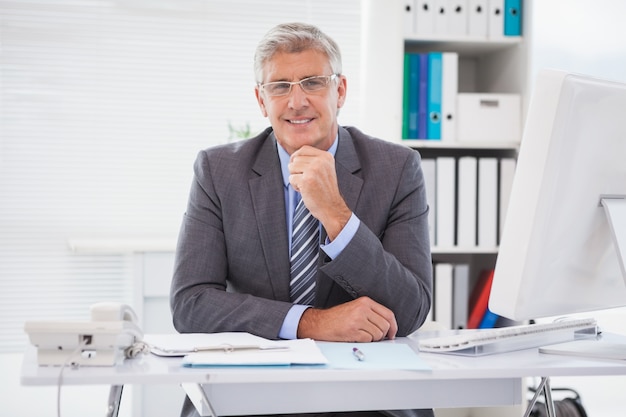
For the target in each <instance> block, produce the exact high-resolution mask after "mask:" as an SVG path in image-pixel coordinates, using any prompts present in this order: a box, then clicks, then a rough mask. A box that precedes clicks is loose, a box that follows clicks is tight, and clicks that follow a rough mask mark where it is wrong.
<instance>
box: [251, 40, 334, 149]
mask: <svg viewBox="0 0 626 417" xmlns="http://www.w3.org/2000/svg"><path fill="white" fill-rule="evenodd" d="M331 73H332V71H331V68H330V64H329V62H328V58H327V57H326V55H324V54H323V53H321V52H318V51H314V50H307V51H304V52H298V53H292V54H290V53H285V52H279V53H277V54H276V55H274V57H273V58H272V59H271V60H270V61H268V62H267V63H266V64H265V67H264V77H265V79H264V80H263V81H262V83H268V82H275V81H292V82H293V81H300V80H302V79H304V78H308V77H313V76H318V75H331ZM255 94H256V97H257V100H258V102H259V106H260V108H261V112H262V113H263V116H265V117H268V118H269V120H270V123H271V125H272V127H273V128H274V134H275V135H276V139H277V140H278V143H280V145H281V146H282V147H283V148H285V150H286V151H287V152H288V153H289V154H292V153H293V152H295V151H296V150H298V149H300V148H301V147H302V146H303V145H310V146H314V147H316V148H318V149H321V150H328V148H330V146H331V145H332V143H333V141H334V140H335V137H336V136H337V112H338V110H339V109H340V108H341V106H343V103H344V101H345V97H346V79H345V78H344V77H343V76H341V77H338V78H335V79H334V80H331V81H330V82H329V83H328V85H327V86H326V88H323V89H322V90H320V91H316V92H310V93H306V92H304V91H303V90H302V88H301V87H300V86H299V85H293V86H291V91H290V92H289V94H287V95H284V96H278V97H271V96H269V95H268V94H267V93H266V92H264V91H263V89H260V88H259V87H258V86H257V88H256V89H255Z"/></svg>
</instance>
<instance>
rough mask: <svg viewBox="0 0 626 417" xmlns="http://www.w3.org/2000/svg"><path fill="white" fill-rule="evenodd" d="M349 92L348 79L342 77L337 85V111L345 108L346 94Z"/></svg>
mask: <svg viewBox="0 0 626 417" xmlns="http://www.w3.org/2000/svg"><path fill="white" fill-rule="evenodd" d="M347 91H348V81H347V79H346V77H344V76H343V75H340V78H339V82H338V83H337V110H339V109H340V108H342V107H343V105H344V104H345V102H346V93H347Z"/></svg>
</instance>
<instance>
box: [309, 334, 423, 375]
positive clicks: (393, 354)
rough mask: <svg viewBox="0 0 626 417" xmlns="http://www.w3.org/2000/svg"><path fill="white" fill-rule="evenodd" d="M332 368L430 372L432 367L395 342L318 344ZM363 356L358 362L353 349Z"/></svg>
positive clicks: (407, 346) (404, 345)
mask: <svg viewBox="0 0 626 417" xmlns="http://www.w3.org/2000/svg"><path fill="white" fill-rule="evenodd" d="M318 346H319V347H320V349H321V350H322V353H323V354H324V356H326V357H327V358H328V361H329V364H328V366H329V367H330V368H337V369H400V370H411V371H430V370H431V367H430V365H428V363H427V362H426V361H424V360H422V359H421V358H420V357H419V355H418V354H417V353H415V351H413V349H411V347H410V346H409V345H406V344H404V343H395V342H393V341H387V342H374V343H342V342H318ZM355 347H356V348H357V349H358V350H359V351H360V352H362V354H363V359H362V360H357V359H356V358H355V357H354V355H353V349H354V348H355Z"/></svg>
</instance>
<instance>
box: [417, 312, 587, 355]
mask: <svg viewBox="0 0 626 417" xmlns="http://www.w3.org/2000/svg"><path fill="white" fill-rule="evenodd" d="M597 335H598V326H597V323H596V320H595V319H593V318H585V319H567V320H558V321H553V322H550V323H541V324H523V325H518V326H509V327H499V328H495V329H477V330H461V331H460V333H457V334H454V335H451V336H438V337H432V338H427V339H423V340H419V342H418V346H419V350H421V351H423V352H436V353H451V354H458V355H468V356H479V355H488V354H491V353H499V352H510V351H514V350H521V349H529V348H535V347H540V346H546V345H552V344H555V343H562V342H568V341H572V340H576V339H580V338H590V337H595V336H597Z"/></svg>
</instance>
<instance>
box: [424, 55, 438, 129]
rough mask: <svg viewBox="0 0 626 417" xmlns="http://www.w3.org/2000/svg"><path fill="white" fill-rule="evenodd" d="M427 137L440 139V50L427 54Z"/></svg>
mask: <svg viewBox="0 0 626 417" xmlns="http://www.w3.org/2000/svg"><path fill="white" fill-rule="evenodd" d="M426 132H427V136H426V138H427V139H431V140H432V139H434V140H440V139H441V52H430V53H429V54H428V121H427V126H426Z"/></svg>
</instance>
